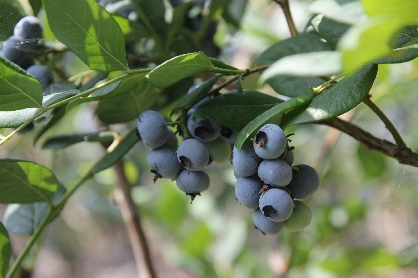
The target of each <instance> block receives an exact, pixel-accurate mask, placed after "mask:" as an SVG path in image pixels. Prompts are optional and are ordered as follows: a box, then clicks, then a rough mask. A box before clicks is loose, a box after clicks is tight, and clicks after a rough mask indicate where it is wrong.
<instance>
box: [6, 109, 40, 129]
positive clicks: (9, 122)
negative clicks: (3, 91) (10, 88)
mask: <svg viewBox="0 0 418 278" xmlns="http://www.w3.org/2000/svg"><path fill="white" fill-rule="evenodd" d="M40 111H41V110H40V109H37V108H27V109H21V110H16V111H0V128H4V127H10V128H16V127H19V126H21V125H22V124H24V123H25V122H26V121H28V120H30V119H31V118H32V117H34V116H35V115H36V114H38V113H39V112H40Z"/></svg>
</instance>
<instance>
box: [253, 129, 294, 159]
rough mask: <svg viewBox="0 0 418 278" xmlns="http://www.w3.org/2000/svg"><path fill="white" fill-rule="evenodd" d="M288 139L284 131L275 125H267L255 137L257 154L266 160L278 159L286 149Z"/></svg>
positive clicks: (254, 143) (254, 142)
mask: <svg viewBox="0 0 418 278" xmlns="http://www.w3.org/2000/svg"><path fill="white" fill-rule="evenodd" d="M286 143H287V138H286V134H285V133H284V131H283V129H281V128H280V126H278V125H275V124H266V125H264V126H263V127H261V128H260V129H259V131H258V132H257V134H256V135H255V137H254V141H253V145H254V151H255V153H256V154H257V155H258V156H259V157H261V158H264V159H275V158H278V157H279V156H280V155H281V154H282V153H283V151H284V150H285V148H286Z"/></svg>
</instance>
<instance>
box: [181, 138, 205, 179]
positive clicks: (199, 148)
mask: <svg viewBox="0 0 418 278" xmlns="http://www.w3.org/2000/svg"><path fill="white" fill-rule="evenodd" d="M177 158H178V160H179V162H180V164H181V165H182V166H183V167H184V168H186V169H187V170H189V171H200V170H202V169H203V168H204V167H205V166H207V165H208V163H209V152H208V150H207V149H206V147H205V145H203V143H201V142H199V141H198V140H196V139H186V140H184V141H183V142H181V143H180V145H179V147H178V149H177Z"/></svg>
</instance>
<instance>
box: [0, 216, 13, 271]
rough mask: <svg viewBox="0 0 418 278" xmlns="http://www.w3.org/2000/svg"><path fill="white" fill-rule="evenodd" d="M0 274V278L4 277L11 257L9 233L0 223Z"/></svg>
mask: <svg viewBox="0 0 418 278" xmlns="http://www.w3.org/2000/svg"><path fill="white" fill-rule="evenodd" d="M0 254H1V260H0V274H1V276H2V277H5V276H6V273H7V269H8V268H9V261H10V257H11V255H12V246H11V245H10V238H9V233H8V232H7V230H6V228H5V227H4V225H3V223H1V222H0Z"/></svg>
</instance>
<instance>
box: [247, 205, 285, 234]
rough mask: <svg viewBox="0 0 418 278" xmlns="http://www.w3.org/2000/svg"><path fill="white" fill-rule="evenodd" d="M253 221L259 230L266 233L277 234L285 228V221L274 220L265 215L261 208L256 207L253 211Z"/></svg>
mask: <svg viewBox="0 0 418 278" xmlns="http://www.w3.org/2000/svg"><path fill="white" fill-rule="evenodd" d="M253 222H254V226H255V228H256V229H257V230H259V231H260V232H262V233H263V234H264V235H266V234H268V235H275V234H278V233H279V232H280V231H281V230H283V222H274V221H271V220H270V219H268V218H267V217H265V216H264V215H263V213H262V212H261V211H260V209H256V210H254V212H253Z"/></svg>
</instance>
